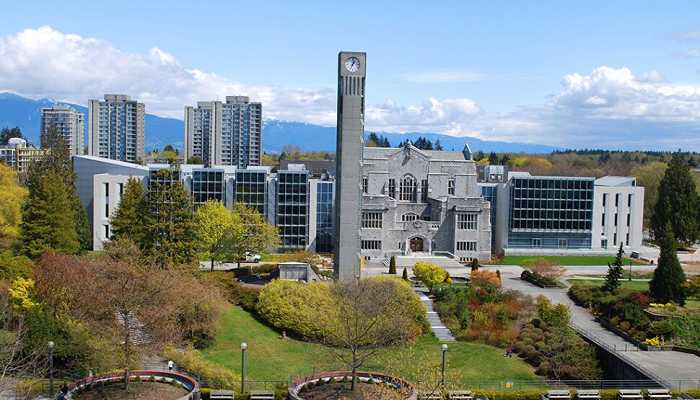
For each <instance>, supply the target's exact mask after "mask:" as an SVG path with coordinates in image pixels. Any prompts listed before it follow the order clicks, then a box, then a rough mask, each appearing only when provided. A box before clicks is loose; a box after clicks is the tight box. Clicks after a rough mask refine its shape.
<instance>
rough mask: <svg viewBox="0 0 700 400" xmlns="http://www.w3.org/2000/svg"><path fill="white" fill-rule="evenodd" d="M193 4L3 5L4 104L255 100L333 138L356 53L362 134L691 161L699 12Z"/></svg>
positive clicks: (655, 7)
mask: <svg viewBox="0 0 700 400" xmlns="http://www.w3.org/2000/svg"><path fill="white" fill-rule="evenodd" d="M103 3H104V4H103ZM199 3H200V4H196V5H193V4H195V3H194V2H174V1H153V0H151V1H140V2H132V1H120V2H109V3H107V2H95V1H90V2H87V1H68V2H62V3H60V4H59V3H56V2H48V1H31V2H12V3H7V4H4V5H3V6H2V13H3V15H4V18H3V22H4V23H3V24H2V25H1V26H0V90H9V91H13V92H17V93H20V94H24V95H28V96H32V97H42V96H49V97H54V98H57V99H60V100H69V101H77V102H80V103H86V102H87V99H88V98H91V97H97V96H100V95H101V94H102V93H103V92H104V91H112V92H124V93H128V94H131V95H132V97H137V98H139V99H142V100H143V101H145V102H146V106H147V110H148V111H149V112H153V113H156V114H160V115H166V116H173V117H177V118H182V107H183V106H184V105H185V104H192V103H193V102H195V101H197V100H210V99H215V98H223V96H224V95H226V94H249V95H251V97H253V98H254V99H256V98H257V99H258V100H261V101H263V103H264V107H265V115H266V116H267V117H270V118H280V119H290V120H299V121H306V122H312V123H319V124H323V125H332V124H333V123H334V120H335V118H334V111H335V105H334V102H335V96H334V91H335V89H334V88H335V70H336V65H335V63H336V54H337V52H338V51H339V50H343V49H346V50H361V51H366V52H367V53H368V99H367V102H368V115H367V125H368V127H369V128H371V129H378V130H385V131H426V132H427V131H431V132H440V133H448V134H452V135H457V136H464V135H469V136H478V137H480V138H482V139H499V140H512V141H525V142H537V143H548V144H557V145H568V144H570V145H571V146H572V147H574V146H575V147H609V148H618V147H624V148H666V149H674V148H678V147H681V148H686V149H689V150H700V72H699V71H700V19H698V15H700V3H698V2H692V1H669V2H651V1H650V2H643V1H635V2H632V1H616V2H554V1H551V2H550V1H539V2H498V1H488V2H466V1H459V2H457V1H455V2H447V1H446V2H424V1H423V2H389V1H370V2H363V1H344V2H329V1H318V2H294V3H293V2H282V1H279V2H275V1H256V2H232V1H202V2H199ZM610 3H612V4H610ZM93 66H95V67H97V68H99V69H100V71H102V73H101V74H100V73H96V71H94V70H92V68H91V67H93ZM49 77H50V78H49ZM232 91H235V92H237V93H231V92H232Z"/></svg>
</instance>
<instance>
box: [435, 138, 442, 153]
mask: <svg viewBox="0 0 700 400" xmlns="http://www.w3.org/2000/svg"><path fill="white" fill-rule="evenodd" d="M435 150H439V151H442V150H443V149H442V143H440V139H438V140H436V141H435Z"/></svg>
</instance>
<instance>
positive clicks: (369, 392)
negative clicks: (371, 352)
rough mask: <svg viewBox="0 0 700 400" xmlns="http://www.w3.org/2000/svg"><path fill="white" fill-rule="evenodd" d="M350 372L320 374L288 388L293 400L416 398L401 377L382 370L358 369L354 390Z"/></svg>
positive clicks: (401, 399)
mask: <svg viewBox="0 0 700 400" xmlns="http://www.w3.org/2000/svg"><path fill="white" fill-rule="evenodd" d="M351 383H352V374H351V373H350V372H345V371H338V372H327V373H319V374H315V375H313V376H309V377H306V378H303V379H299V380H296V381H295V382H294V384H293V387H291V388H290V390H289V398H290V399H293V400H374V399H386V400H394V399H395V400H403V399H415V398H416V391H415V390H414V388H413V386H412V385H411V384H410V383H408V382H406V381H404V380H403V379H399V378H395V377H391V376H388V375H384V374H381V373H367V372H357V378H356V381H355V389H354V390H351Z"/></svg>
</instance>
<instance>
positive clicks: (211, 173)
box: [191, 170, 226, 208]
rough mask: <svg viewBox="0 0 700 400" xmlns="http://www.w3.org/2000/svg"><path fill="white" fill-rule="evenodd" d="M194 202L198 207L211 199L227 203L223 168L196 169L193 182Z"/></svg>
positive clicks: (193, 173) (193, 172)
mask: <svg viewBox="0 0 700 400" xmlns="http://www.w3.org/2000/svg"><path fill="white" fill-rule="evenodd" d="M191 194H192V203H193V204H194V207H195V208H197V206H199V205H200V204H203V203H206V202H207V201H209V200H218V201H220V202H221V203H222V204H226V185H225V182H224V171H223V170H194V171H192V184H191Z"/></svg>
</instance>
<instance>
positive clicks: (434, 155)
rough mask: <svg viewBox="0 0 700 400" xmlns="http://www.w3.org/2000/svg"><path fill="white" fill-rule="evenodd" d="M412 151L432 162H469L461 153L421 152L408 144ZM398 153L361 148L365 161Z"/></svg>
mask: <svg viewBox="0 0 700 400" xmlns="http://www.w3.org/2000/svg"><path fill="white" fill-rule="evenodd" d="M408 146H410V148H411V150H412V151H416V152H418V153H421V154H423V155H425V156H426V157H428V158H430V159H431V160H434V161H469V159H467V158H466V157H465V156H464V153H463V152H461V151H444V150H421V149H419V148H417V147H415V146H414V145H412V144H409V145H408ZM400 151H403V148H401V147H365V148H363V154H362V157H363V158H366V159H377V158H388V157H390V156H392V155H394V154H396V153H398V152H400Z"/></svg>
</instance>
